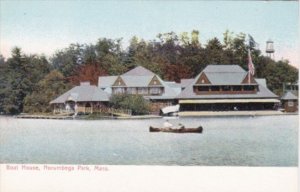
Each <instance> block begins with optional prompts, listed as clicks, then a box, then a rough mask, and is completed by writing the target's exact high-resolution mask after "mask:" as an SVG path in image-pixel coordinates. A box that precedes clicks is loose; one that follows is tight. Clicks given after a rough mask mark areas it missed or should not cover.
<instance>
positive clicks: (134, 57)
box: [0, 30, 298, 114]
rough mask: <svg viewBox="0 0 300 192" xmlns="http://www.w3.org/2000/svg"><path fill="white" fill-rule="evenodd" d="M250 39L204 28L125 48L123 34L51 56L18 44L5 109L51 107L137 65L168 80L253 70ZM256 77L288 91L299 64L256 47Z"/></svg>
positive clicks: (2, 100)
mask: <svg viewBox="0 0 300 192" xmlns="http://www.w3.org/2000/svg"><path fill="white" fill-rule="evenodd" d="M248 48H249V47H248V42H246V35H245V34H243V33H239V34H234V33H232V32H229V31H226V32H225V33H224V36H223V39H222V40H220V39H218V38H216V37H215V38H212V39H210V40H208V41H207V42H202V41H201V37H200V34H199V32H198V31H196V30H193V31H192V32H191V33H188V32H183V33H181V34H176V33H174V32H170V33H164V34H158V35H157V37H156V38H155V39H154V40H151V41H145V40H143V39H140V38H138V37H135V36H134V37H132V39H131V40H130V43H129V46H128V47H127V48H126V49H122V39H107V38H100V39H99V40H98V41H97V42H96V43H94V44H71V45H70V46H69V47H67V48H65V49H62V50H59V51H57V52H56V53H55V54H54V55H52V56H51V57H49V58H47V57H45V56H43V55H26V54H24V53H22V50H21V48H18V47H16V48H14V49H13V50H12V52H11V56H10V57H9V58H3V56H1V55H0V113H2V114H3V113H4V114H18V113H21V112H31V113H32V112H49V111H50V106H49V102H50V101H51V100H53V99H54V98H55V97H57V96H58V95H60V94H62V93H63V92H65V91H66V90H68V89H70V88H71V87H73V86H75V85H78V84H79V82H80V81H90V82H91V83H92V84H94V85H96V84H97V81H98V76H100V75H119V74H121V73H123V72H126V71H127V70H129V69H132V68H133V67H135V66H137V65H141V66H144V67H146V68H148V69H149V70H151V71H153V72H155V73H157V74H158V75H160V76H161V77H162V78H163V79H165V80H170V81H176V82H179V81H180V79H182V78H193V77H195V76H196V75H197V74H198V73H199V72H200V71H202V70H203V69H204V68H205V67H206V66H207V65H209V64H238V65H240V66H241V67H242V68H244V69H245V70H248V69H247V59H248V57H247V50H248ZM251 54H252V59H253V63H254V65H255V68H256V74H255V77H256V78H266V79H267V83H268V87H269V88H270V89H271V90H272V91H273V92H275V93H276V94H277V95H279V96H280V95H282V84H283V83H284V82H296V81H298V69H297V68H295V67H293V66H291V65H289V61H287V60H281V61H274V60H272V59H270V58H268V57H266V56H263V55H262V53H261V51H260V50H258V49H252V51H251Z"/></svg>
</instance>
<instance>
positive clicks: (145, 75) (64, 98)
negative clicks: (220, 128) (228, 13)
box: [50, 65, 280, 114]
mask: <svg viewBox="0 0 300 192" xmlns="http://www.w3.org/2000/svg"><path fill="white" fill-rule="evenodd" d="M124 93H126V94H137V95H142V96H143V97H144V98H145V99H147V100H149V101H150V102H151V105H150V106H151V112H152V113H156V114H158V113H159V112H160V110H161V109H162V108H163V107H166V106H169V105H174V104H178V103H179V105H180V111H251V110H276V109H277V106H278V105H279V103H280V101H279V100H278V96H277V95H275V94H274V93H272V92H271V91H270V90H269V89H268V88H267V85H266V81H265V79H255V78H254V77H253V76H252V75H250V74H249V73H247V72H246V71H245V70H244V69H242V68H241V67H240V66H238V65H208V66H207V67H206V68H205V69H204V70H203V71H202V72H201V73H200V74H199V75H198V76H197V77H196V78H194V79H182V81H181V83H180V84H179V83H175V82H168V81H164V80H162V79H161V78H160V77H159V76H158V75H157V74H155V73H153V72H151V71H149V70H148V69H145V68H144V67H141V66H138V67H136V68H134V69H132V70H130V71H128V72H126V73H124V74H122V75H119V76H100V77H99V80H98V87H97V86H91V85H90V84H89V83H87V82H86V83H82V84H81V85H80V86H76V87H74V88H73V89H71V90H69V91H67V92H66V93H64V94H63V95H61V96H59V97H58V98H56V99H55V100H53V101H51V103H50V104H51V105H53V107H54V111H55V112H59V111H64V110H69V111H74V112H90V113H92V112H93V111H95V110H99V109H100V108H102V107H105V106H106V105H107V103H108V102H109V99H110V97H111V95H115V94H124Z"/></svg>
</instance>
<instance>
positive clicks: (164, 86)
mask: <svg viewBox="0 0 300 192" xmlns="http://www.w3.org/2000/svg"><path fill="white" fill-rule="evenodd" d="M98 87H99V88H100V89H101V90H103V91H104V92H106V93H108V94H110V95H115V94H124V93H126V94H137V95H142V96H143V97H144V98H145V99H147V100H149V101H150V102H151V106H150V111H151V112H152V113H156V114H158V113H159V111H160V109H161V108H163V107H166V106H169V105H173V104H175V102H176V99H175V98H176V96H177V95H178V94H179V93H180V91H181V86H180V84H177V83H175V82H168V81H163V80H162V79H161V78H160V77H159V76H158V75H157V74H155V73H153V72H152V71H150V70H148V69H146V68H144V67H141V66H138V67H136V68H134V69H132V70H130V71H128V72H126V73H124V74H122V75H119V76H100V77H99V80H98Z"/></svg>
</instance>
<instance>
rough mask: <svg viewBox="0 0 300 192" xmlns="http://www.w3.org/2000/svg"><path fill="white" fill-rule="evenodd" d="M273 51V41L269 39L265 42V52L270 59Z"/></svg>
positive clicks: (272, 56)
mask: <svg viewBox="0 0 300 192" xmlns="http://www.w3.org/2000/svg"><path fill="white" fill-rule="evenodd" d="M274 52H275V49H274V42H273V41H272V40H270V39H269V40H268V41H267V43H266V53H267V56H268V57H270V58H271V59H274Z"/></svg>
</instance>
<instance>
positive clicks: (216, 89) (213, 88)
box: [210, 86, 220, 91]
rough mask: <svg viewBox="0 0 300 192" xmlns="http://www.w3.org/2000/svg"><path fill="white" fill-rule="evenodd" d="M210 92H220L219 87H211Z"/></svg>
mask: <svg viewBox="0 0 300 192" xmlns="http://www.w3.org/2000/svg"><path fill="white" fill-rule="evenodd" d="M210 89H211V91H220V87H219V86H211V88H210Z"/></svg>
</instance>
